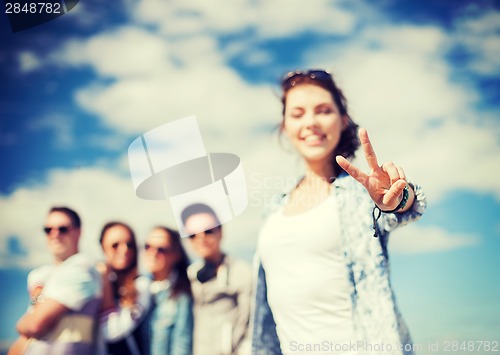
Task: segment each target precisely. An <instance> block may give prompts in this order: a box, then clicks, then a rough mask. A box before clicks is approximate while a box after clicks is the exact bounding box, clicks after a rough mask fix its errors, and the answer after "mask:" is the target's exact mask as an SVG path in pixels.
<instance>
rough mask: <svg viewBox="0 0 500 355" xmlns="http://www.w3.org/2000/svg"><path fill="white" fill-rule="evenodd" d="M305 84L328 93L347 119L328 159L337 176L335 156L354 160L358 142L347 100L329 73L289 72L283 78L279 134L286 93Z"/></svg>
mask: <svg viewBox="0 0 500 355" xmlns="http://www.w3.org/2000/svg"><path fill="white" fill-rule="evenodd" d="M316 73H320V74H322V75H315V74H316ZM306 84H309V85H316V86H319V87H320V88H323V89H325V90H326V91H328V92H329V93H330V94H331V95H332V99H333V102H335V104H336V106H337V107H338V109H339V112H340V114H341V115H342V116H345V117H347V127H346V128H345V129H344V130H343V131H342V133H341V135H340V140H339V143H338V144H337V147H336V148H335V150H334V151H333V152H332V155H331V157H330V164H331V167H332V169H333V172H334V173H335V174H336V175H338V174H339V173H340V172H341V171H342V168H341V167H340V166H339V165H338V164H337V161H336V160H335V157H336V156H337V155H342V156H343V157H344V158H346V159H352V158H354V156H355V153H356V150H357V149H358V148H359V145H360V142H359V139H358V134H357V133H358V125H357V124H356V123H355V122H354V121H353V120H352V118H351V116H350V115H349V112H348V109H347V100H346V98H345V96H344V93H343V92H342V90H341V89H340V88H339V87H338V86H337V84H336V83H335V81H334V80H333V77H332V75H331V74H330V73H328V72H327V71H323V70H308V71H297V72H291V73H289V74H287V75H286V76H285V78H284V79H283V80H282V81H281V89H282V96H281V103H282V104H283V109H282V120H281V123H280V126H279V132H280V134H281V133H282V132H283V129H284V126H285V109H286V96H287V93H288V91H289V90H291V89H292V88H294V87H297V86H299V85H306Z"/></svg>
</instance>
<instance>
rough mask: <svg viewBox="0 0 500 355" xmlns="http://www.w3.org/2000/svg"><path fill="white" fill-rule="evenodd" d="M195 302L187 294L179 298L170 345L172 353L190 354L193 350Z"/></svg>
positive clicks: (179, 354) (174, 354)
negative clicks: (193, 308)
mask: <svg viewBox="0 0 500 355" xmlns="http://www.w3.org/2000/svg"><path fill="white" fill-rule="evenodd" d="M192 307H193V302H192V300H191V297H189V296H188V295H185V294H181V295H179V297H178V298H177V317H176V318H175V324H174V329H173V334H172V337H171V339H172V343H171V345H170V349H169V350H170V352H168V353H169V354H171V355H190V354H192V352H193V350H192V348H193V310H192Z"/></svg>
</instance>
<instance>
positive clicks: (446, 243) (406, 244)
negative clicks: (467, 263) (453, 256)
mask: <svg viewBox="0 0 500 355" xmlns="http://www.w3.org/2000/svg"><path fill="white" fill-rule="evenodd" d="M389 239H390V240H389V249H390V250H391V251H392V252H396V253H401V254H416V253H429V252H444V251H449V250H453V249H457V248H465V247H473V246H477V245H479V244H480V243H481V239H480V238H479V237H478V236H476V235H466V234H452V233H450V232H448V231H446V230H444V229H442V228H440V227H421V226H418V224H411V225H408V226H405V227H403V228H401V229H398V230H396V231H395V232H393V233H392V234H391V236H390V237H389Z"/></svg>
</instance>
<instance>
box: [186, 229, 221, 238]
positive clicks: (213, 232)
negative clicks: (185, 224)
mask: <svg viewBox="0 0 500 355" xmlns="http://www.w3.org/2000/svg"><path fill="white" fill-rule="evenodd" d="M219 229H220V226H218V227H214V228H210V229H207V230H206V231H204V232H200V233H197V234H205V235H207V236H210V237H211V236H213V235H214V234H215V233H217V231H218V230H219ZM197 234H191V235H190V236H189V238H191V239H193V238H194V237H196V235H197Z"/></svg>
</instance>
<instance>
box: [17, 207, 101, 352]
mask: <svg viewBox="0 0 500 355" xmlns="http://www.w3.org/2000/svg"><path fill="white" fill-rule="evenodd" d="M80 224H81V222H80V217H79V216H78V214H77V213H76V212H75V211H73V210H71V209H70V208H67V207H53V208H52V209H51V210H50V212H49V214H48V216H47V220H46V223H45V227H44V231H45V234H46V235H47V246H48V248H49V250H50V252H51V254H52V256H53V259H54V263H53V264H52V265H47V266H42V267H40V268H37V269H34V270H33V271H31V272H30V274H29V275H28V290H29V292H30V296H31V306H30V308H29V309H28V311H27V312H26V313H25V314H24V315H23V316H22V317H21V318H20V319H19V321H18V322H17V325H16V328H17V331H18V333H19V334H20V338H19V339H18V341H16V343H15V344H14V345H13V347H12V348H11V349H10V351H9V354H18V353H19V354H20V353H24V354H69V353H78V354H92V353H93V352H94V350H95V348H94V347H95V341H96V339H95V320H96V318H97V315H98V313H99V309H100V304H101V279H100V276H99V274H98V272H97V270H96V269H95V268H94V267H93V265H92V263H90V262H89V261H88V260H87V259H86V258H85V256H83V255H82V254H80V253H78V241H79V239H80V232H81V231H80Z"/></svg>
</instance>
